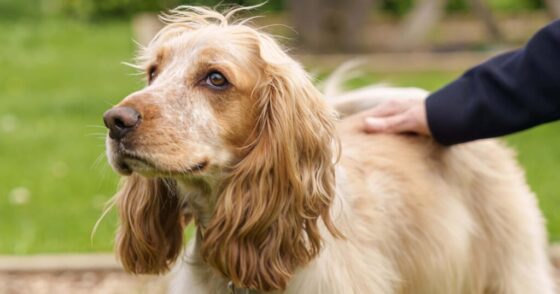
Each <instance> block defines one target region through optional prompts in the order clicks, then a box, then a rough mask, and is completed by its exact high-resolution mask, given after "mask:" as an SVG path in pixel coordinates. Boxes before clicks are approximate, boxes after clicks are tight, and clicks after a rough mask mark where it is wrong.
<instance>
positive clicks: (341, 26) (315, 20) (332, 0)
mask: <svg viewBox="0 0 560 294" xmlns="http://www.w3.org/2000/svg"><path fill="white" fill-rule="evenodd" d="M288 4H289V7H290V9H291V12H292V13H291V14H292V17H293V23H294V26H295V28H296V30H297V31H298V33H299V38H300V41H301V43H302V44H303V46H304V47H305V48H306V49H308V50H312V51H315V52H357V51H361V50H363V49H364V46H365V45H364V42H363V40H364V38H363V34H364V33H365V31H364V30H363V28H364V27H365V24H366V23H367V18H368V17H369V13H370V10H371V7H372V4H373V1H371V0H353V1H347V0H289V1H288Z"/></svg>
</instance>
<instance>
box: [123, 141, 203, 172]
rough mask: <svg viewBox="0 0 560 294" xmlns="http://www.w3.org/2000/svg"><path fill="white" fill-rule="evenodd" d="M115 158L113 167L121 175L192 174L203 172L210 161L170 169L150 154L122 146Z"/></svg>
mask: <svg viewBox="0 0 560 294" xmlns="http://www.w3.org/2000/svg"><path fill="white" fill-rule="evenodd" d="M115 155H116V156H115V160H114V164H113V167H114V169H115V170H116V171H117V172H118V173H119V174H121V175H124V176H129V175H131V174H132V173H134V172H136V173H139V174H144V175H152V176H157V175H165V176H183V175H192V174H196V173H201V172H203V171H205V170H206V169H207V168H208V166H209V165H210V162H209V160H208V159H204V160H201V161H199V162H198V163H195V164H193V165H189V166H187V167H186V168H180V169H170V168H164V167H161V166H160V165H159V164H157V163H155V162H154V160H153V159H149V158H148V156H144V155H141V154H137V153H136V152H131V151H129V150H127V149H125V148H123V147H122V146H120V148H119V150H118V151H117V152H116V153H115Z"/></svg>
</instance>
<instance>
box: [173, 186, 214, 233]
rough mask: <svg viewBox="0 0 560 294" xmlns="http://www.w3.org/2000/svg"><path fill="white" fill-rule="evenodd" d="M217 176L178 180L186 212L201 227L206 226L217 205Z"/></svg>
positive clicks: (180, 195)
mask: <svg viewBox="0 0 560 294" xmlns="http://www.w3.org/2000/svg"><path fill="white" fill-rule="evenodd" d="M216 178H217V177H205V178H196V179H193V178H189V179H179V180H177V186H178V188H179V197H181V199H182V202H183V207H184V210H185V214H191V215H192V217H193V218H194V221H195V223H196V225H197V227H198V228H199V229H203V228H205V227H206V226H207V225H208V223H209V222H210V219H211V218H212V215H213V213H214V208H215V206H216V201H217V198H218V192H217V187H218V184H219V183H218V181H217V180H216Z"/></svg>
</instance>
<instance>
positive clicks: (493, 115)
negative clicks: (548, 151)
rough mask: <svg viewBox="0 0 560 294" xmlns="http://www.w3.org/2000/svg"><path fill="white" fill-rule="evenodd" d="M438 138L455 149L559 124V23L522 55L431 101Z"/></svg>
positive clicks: (503, 59) (474, 72)
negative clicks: (545, 124) (550, 124)
mask: <svg viewBox="0 0 560 294" xmlns="http://www.w3.org/2000/svg"><path fill="white" fill-rule="evenodd" d="M426 111H427V116H428V126H429V128H430V131H431V132H432V135H433V136H434V138H435V139H436V140H437V141H438V142H440V143H442V144H444V145H451V144H456V143H462V142H467V141H471V140H476V139H483V138H490V137H497V136H501V135H505V134H510V133H513V132H516V131H520V130H523V129H527V128H530V127H533V126H536V125H538V124H543V123H546V122H550V121H553V120H558V119H560V20H558V21H555V22H553V23H551V24H549V25H548V26H546V27H545V28H543V29H542V30H540V31H539V32H538V33H537V34H536V35H535V36H533V38H532V39H531V40H530V41H529V42H528V43H527V45H526V46H525V47H524V48H522V49H520V50H517V51H514V52H510V53H506V54H503V55H500V56H497V57H494V58H492V59H490V60H488V61H487V62H485V63H483V64H481V65H479V66H477V67H474V68H472V69H470V70H469V71H467V72H466V73H465V74H464V75H463V76H462V77H460V78H459V79H457V80H456V81H454V82H452V83H450V84H449V85H447V86H445V87H444V88H442V89H440V90H438V91H437V92H435V93H433V94H432V95H430V96H429V97H428V99H427V100H426Z"/></svg>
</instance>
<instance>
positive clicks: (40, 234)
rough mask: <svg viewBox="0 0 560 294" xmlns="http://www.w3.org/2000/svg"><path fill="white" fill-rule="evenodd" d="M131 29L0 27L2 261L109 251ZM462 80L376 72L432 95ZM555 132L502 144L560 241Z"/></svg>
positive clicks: (132, 81) (559, 161)
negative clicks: (114, 154) (109, 160)
mask: <svg viewBox="0 0 560 294" xmlns="http://www.w3.org/2000/svg"><path fill="white" fill-rule="evenodd" d="M131 39H132V37H131V32H130V30H129V26H128V24H127V23H118V22H115V23H103V24H97V25H91V24H90V25H88V24H83V23H75V22H61V21H45V22H41V23H31V24H29V23H28V24H23V23H10V22H6V23H2V24H1V25H0V43H1V44H2V46H0V57H1V58H0V67H1V68H2V71H0V81H1V82H0V254H33V253H48V252H90V251H109V250H111V249H112V246H113V241H112V240H113V235H114V231H115V229H116V218H115V214H114V212H112V213H110V214H109V216H108V217H107V218H106V219H105V220H104V221H103V222H102V223H101V226H100V227H99V230H98V231H97V233H96V235H95V237H94V239H93V241H92V240H90V233H91V231H92V228H93V225H94V224H95V221H96V220H97V218H98V217H99V216H100V214H101V212H102V209H103V205H104V203H105V202H106V201H107V200H108V199H110V197H111V195H113V193H114V192H115V190H116V186H117V182H118V179H117V177H116V176H115V175H114V173H113V172H112V171H111V169H110V168H109V167H108V165H107V164H106V160H105V158H104V157H103V156H102V154H103V152H104V143H103V142H104V141H103V137H104V134H105V129H104V128H103V127H102V121H101V116H102V114H103V112H104V111H105V110H106V109H108V108H109V107H110V106H111V105H112V104H114V103H116V102H118V101H119V100H120V99H122V98H123V97H124V96H126V95H127V94H128V93H130V92H132V91H134V90H135V89H138V88H140V87H141V85H142V83H141V82H140V78H138V77H135V76H132V75H131V74H132V73H133V71H132V70H131V69H129V68H127V67H126V66H124V65H122V64H121V62H122V61H127V60H130V59H131V57H132V55H133V52H134V44H133V42H132V41H131ZM457 74H458V73H448V72H421V73H405V74H403V73H372V74H368V75H365V76H364V77H363V78H361V79H359V80H356V81H354V85H355V86H358V85H362V84H366V83H372V82H379V81H388V82H391V83H393V84H396V85H402V86H418V87H424V88H427V89H431V90H433V89H436V88H437V87H439V86H441V85H443V84H444V83H446V82H448V81H450V80H451V79H453V77H455V76H457ZM559 132H560V125H558V124H553V125H549V126H544V127H539V128H537V129H535V130H532V131H530V132H525V133H521V134H518V135H514V136H511V137H508V138H507V141H508V142H509V143H510V144H511V145H512V146H514V147H515V148H516V149H517V150H519V154H520V160H521V162H522V163H523V165H524V166H525V168H526V169H527V175H528V178H529V181H530V183H531V185H532V187H533V189H534V190H535V191H536V192H537V194H538V195H539V199H540V203H541V207H542V209H543V210H544V212H545V214H546V216H547V218H548V220H549V230H550V232H551V238H552V239H553V240H560V214H559V213H557V212H558V211H559V209H558V206H559V205H560V195H558V193H557V192H556V191H557V190H558V189H557V188H558V185H559V183H560V173H558V172H557V168H556V167H557V166H559V165H560V152H559V151H558V150H560V137H559V136H558V135H557V134H558V133H559Z"/></svg>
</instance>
